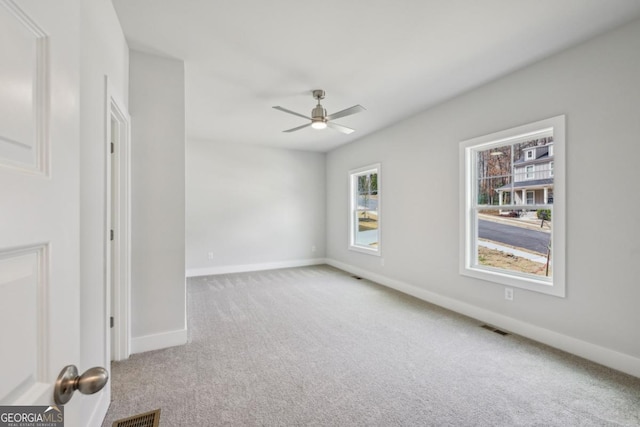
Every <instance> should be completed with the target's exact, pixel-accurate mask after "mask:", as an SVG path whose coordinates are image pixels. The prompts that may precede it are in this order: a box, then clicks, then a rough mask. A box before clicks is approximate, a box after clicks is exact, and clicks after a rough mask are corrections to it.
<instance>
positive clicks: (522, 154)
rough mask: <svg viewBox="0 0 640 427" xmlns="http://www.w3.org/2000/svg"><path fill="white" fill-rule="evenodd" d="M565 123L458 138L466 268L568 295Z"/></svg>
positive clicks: (471, 273)
mask: <svg viewBox="0 0 640 427" xmlns="http://www.w3.org/2000/svg"><path fill="white" fill-rule="evenodd" d="M564 123H565V119H564V116H558V117H554V118H551V119H547V120H542V121H540V122H536V123H531V124H528V125H524V126H519V127H517V128H513V129H509V130H506V131H502V132H497V133H494V134H491V135H486V136H482V137H478V138H473V139H470V140H468V141H463V142H462V143H460V172H461V189H460V191H461V209H462V212H461V215H460V222H461V239H460V250H461V256H460V273H461V274H463V275H467V276H472V277H476V278H480V279H484V280H488V281H491V282H496V283H501V284H504V285H508V286H514V287H519V288H524V289H529V290H533V291H538V292H543V293H547V294H551V295H556V296H564V295H565V280H564V246H565V241H564V240H565V239H564V235H565V231H564V223H565V221H564V216H565V213H564V198H565V189H564V167H563V166H564V142H565V141H564ZM554 195H555V197H554Z"/></svg>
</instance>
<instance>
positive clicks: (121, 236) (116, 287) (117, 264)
mask: <svg viewBox="0 0 640 427" xmlns="http://www.w3.org/2000/svg"><path fill="white" fill-rule="evenodd" d="M112 121H114V122H115V124H116V126H115V127H114V131H115V132H117V134H116V135H114V136H115V138H114V139H115V141H116V142H117V143H116V144H115V151H114V154H113V155H112V154H111V141H112V125H111V123H112ZM104 145H105V150H106V162H107V164H106V168H105V170H106V174H105V175H106V176H105V198H106V200H105V207H106V212H105V219H106V221H105V261H106V272H105V273H106V274H105V284H104V286H105V291H106V292H105V304H106V313H107V314H108V316H109V315H112V316H114V318H115V319H116V321H115V324H114V327H113V328H110V322H109V319H105V325H106V331H105V343H106V345H105V348H106V361H107V364H108V363H109V361H110V360H111V355H112V354H113V358H114V360H124V359H127V358H128V357H129V355H130V354H131V332H130V331H131V328H130V324H131V263H130V260H131V118H130V117H129V113H128V112H127V109H126V107H124V104H122V103H121V102H120V101H119V100H118V99H117V98H116V97H115V96H114V91H113V90H112V88H111V84H110V82H109V78H108V76H105V143H104ZM112 161H113V163H114V164H113V165H112ZM112 170H113V171H114V176H112ZM112 182H113V187H114V188H113V189H112V188H111V187H112V185H111V183H112ZM112 190H113V194H114V196H115V197H113V203H114V205H113V206H112V204H111V203H112ZM111 212H116V215H115V216H114V218H113V221H112V218H111V216H112V215H111ZM112 227H113V230H114V240H113V243H112V242H111V236H110V234H111V228H112ZM112 245H113V258H112V259H111V253H112V252H111V246H112ZM112 264H113V268H112V267H111V266H112ZM112 271H113V272H114V273H113V278H112V277H111V276H112ZM112 279H113V287H112V286H111V285H112ZM112 288H113V291H112ZM112 292H113V295H112ZM112 300H113V301H114V306H113V307H111V301H112ZM111 334H114V339H113V343H114V349H113V352H112V351H111Z"/></svg>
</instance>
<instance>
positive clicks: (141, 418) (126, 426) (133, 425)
mask: <svg viewBox="0 0 640 427" xmlns="http://www.w3.org/2000/svg"><path fill="white" fill-rule="evenodd" d="M159 425H160V409H156V410H155V411H149V412H145V413H144V414H139V415H134V416H133V417H129V418H123V419H121V420H117V421H114V422H113V426H112V427H158V426H159Z"/></svg>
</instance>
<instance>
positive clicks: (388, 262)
mask: <svg viewBox="0 0 640 427" xmlns="http://www.w3.org/2000/svg"><path fill="white" fill-rule="evenodd" d="M639 52H640V21H636V22H635V23H632V24H630V25H627V26H625V27H622V28H620V29H618V30H616V31H614V32H610V33H608V34H606V35H604V36H600V37H598V38H596V39H593V40H591V41H589V42H587V43H584V44H582V45H580V46H578V47H575V48H572V49H570V50H567V51H565V52H563V53H561V54H558V55H555V56H553V57H551V58H548V59H546V60H544V61H541V62H539V63H537V64H534V65H532V66H529V67H527V68H525V69H522V70H520V71H518V72H516V73H514V74H511V75H509V76H506V77H504V78H501V79H499V80H497V81H494V82H492V83H490V84H487V85H485V86H482V87H481V88H479V89H477V90H474V91H471V92H469V93H466V94H464V95H462V96H459V97H457V98H455V99H453V100H451V101H449V102H446V103H443V104H441V105H439V106H436V107H435V108H432V109H430V110H428V111H425V112H423V113H421V114H419V115H417V116H415V117H413V118H411V119H408V120H406V121H404V122H401V123H399V124H397V125H395V126H393V127H390V128H387V129H386V130H383V131H381V132H378V133H376V134H373V135H371V136H367V137H365V138H363V139H362V140H359V141H357V142H355V143H353V144H350V145H347V146H344V147H341V148H339V149H336V150H334V151H332V152H330V153H329V154H328V156H327V258H329V259H330V260H335V261H337V262H339V263H341V264H342V265H345V266H349V267H350V268H356V269H360V270H362V271H366V272H370V273H371V274H374V275H377V276H379V277H382V278H387V279H389V282H390V283H395V284H398V285H399V287H402V286H404V285H408V286H409V287H411V288H413V289H418V290H420V291H424V294H425V295H431V296H432V297H433V299H435V300H438V299H441V300H442V301H449V302H451V301H453V302H454V303H452V304H451V305H452V306H455V305H458V306H460V307H466V309H467V311H468V312H477V313H484V315H485V316H486V317H492V316H493V314H496V315H498V316H493V317H494V318H496V319H502V320H503V321H504V320H505V319H506V320H507V321H506V322H504V323H506V324H507V325H506V326H504V327H508V326H509V324H511V325H515V324H518V325H520V327H521V329H523V330H524V329H526V327H525V326H523V325H533V326H534V327H535V328H536V330H538V331H545V330H546V331H550V333H549V334H546V336H547V337H551V336H553V337H556V338H557V339H558V345H560V346H561V345H562V344H561V341H562V340H563V339H566V338H567V337H569V338H570V339H571V340H572V342H573V343H574V344H576V346H577V347H580V345H581V344H580V343H588V344H589V346H588V347H589V348H590V349H591V351H592V352H594V353H597V352H598V349H600V348H606V349H608V350H613V351H612V352H611V351H609V353H608V354H609V355H614V356H615V354H614V353H620V354H621V356H620V360H623V359H625V358H626V357H627V356H630V357H631V359H634V360H632V361H631V363H632V364H635V365H634V366H635V368H634V369H637V367H638V358H640V339H639V335H638V325H640V310H638V301H640V286H638V270H637V264H638V259H639V257H640V220H638V218H637V215H638V212H639V211H640V197H638V194H637V192H635V191H634V190H633V187H634V186H635V183H636V182H637V181H638V172H637V171H638V166H637V159H638V158H640V143H638V140H639V139H638V136H639V135H640V116H639V112H640V110H639V107H638V105H639V102H640V84H639V80H638V76H640V54H639ZM560 114H565V115H566V117H567V144H566V147H567V159H568V160H567V165H566V168H567V169H566V170H567V193H568V194H567V229H566V233H567V234H566V235H567V297H566V298H557V297H552V296H546V295H543V294H539V293H535V292H529V291H524V290H519V289H515V299H514V301H505V299H504V287H503V286H501V285H497V284H493V283H490V282H484V281H480V280H475V279H472V278H468V277H462V276H460V275H459V273H458V257H459V247H458V242H459V232H460V231H459V222H458V220H459V217H458V213H459V210H460V209H461V206H460V205H459V179H460V175H459V171H458V143H459V142H460V141H462V140H465V139H469V138H472V137H476V136H481V135H486V134H489V133H492V132H495V131H500V130H503V129H508V128H511V127H514V126H518V125H522V124H526V123H529V122H533V121H537V120H540V119H545V118H549V117H552V116H556V115H560ZM374 162H381V164H382V179H383V182H382V186H383V194H382V197H383V211H382V219H381V223H382V224H381V225H382V242H383V247H382V258H383V259H384V266H382V265H381V262H380V258H378V257H373V256H367V255H363V254H359V253H355V252H350V251H348V250H347V237H348V214H347V212H348V206H347V201H348V195H347V190H348V181H347V171H348V170H349V169H352V168H356V167H359V166H364V165H367V164H370V163H374ZM418 293H419V292H418ZM509 319H512V320H513V322H510V321H509ZM637 372H640V371H637ZM636 374H637V373H636Z"/></svg>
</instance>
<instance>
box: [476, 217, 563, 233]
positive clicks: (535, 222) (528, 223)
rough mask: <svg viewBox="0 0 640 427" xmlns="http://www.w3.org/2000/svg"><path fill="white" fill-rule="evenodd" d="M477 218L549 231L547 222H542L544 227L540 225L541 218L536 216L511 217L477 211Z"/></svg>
mask: <svg viewBox="0 0 640 427" xmlns="http://www.w3.org/2000/svg"><path fill="white" fill-rule="evenodd" d="M478 219H484V220H486V221H492V222H499V223H501V224H506V225H512V226H514V227H521V228H526V229H528V230H535V231H542V232H545V233H550V232H551V227H550V226H549V225H548V224H549V222H548V221H545V222H544V227H540V222H541V220H539V219H537V218H511V217H508V216H497V215H487V214H483V213H478Z"/></svg>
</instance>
